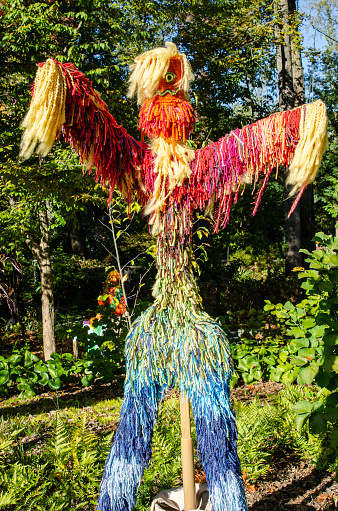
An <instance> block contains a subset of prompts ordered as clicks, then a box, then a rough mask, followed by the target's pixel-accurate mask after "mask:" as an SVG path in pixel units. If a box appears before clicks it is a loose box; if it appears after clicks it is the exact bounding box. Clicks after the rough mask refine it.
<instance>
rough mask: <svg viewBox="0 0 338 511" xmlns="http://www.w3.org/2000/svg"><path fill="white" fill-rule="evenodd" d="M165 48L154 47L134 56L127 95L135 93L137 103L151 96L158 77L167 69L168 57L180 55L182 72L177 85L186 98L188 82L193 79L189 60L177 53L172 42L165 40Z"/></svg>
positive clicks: (131, 95) (155, 87) (130, 95)
mask: <svg viewBox="0 0 338 511" xmlns="http://www.w3.org/2000/svg"><path fill="white" fill-rule="evenodd" d="M165 46H166V47H165V48H164V47H161V48H155V49H154V50H149V51H146V52H145V53H142V54H141V55H138V56H137V57H136V58H135V62H134V64H133V65H132V66H130V70H131V71H132V73H131V76H130V78H129V90H128V97H130V98H132V97H133V96H134V95H135V94H137V103H138V104H139V105H142V103H143V102H144V101H145V99H147V98H151V97H152V96H153V95H154V93H155V92H156V90H157V86H158V83H159V81H160V79H161V78H162V77H163V76H164V75H165V73H166V72H167V70H168V67H169V64H170V59H171V58H172V57H180V58H181V59H182V62H183V74H182V78H181V81H180V83H179V87H180V88H181V89H182V90H183V91H184V94H185V96H186V98H188V90H189V85H190V82H191V81H192V80H193V79H194V74H193V72H192V69H191V66H190V64H189V61H188V59H187V57H186V56H185V54H184V53H179V52H178V49H177V46H176V45H175V44H174V43H171V42H166V43H165Z"/></svg>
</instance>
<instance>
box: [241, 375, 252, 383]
mask: <svg viewBox="0 0 338 511" xmlns="http://www.w3.org/2000/svg"><path fill="white" fill-rule="evenodd" d="M242 378H243V381H244V383H246V384H248V383H251V382H252V381H253V376H252V374H250V373H242Z"/></svg>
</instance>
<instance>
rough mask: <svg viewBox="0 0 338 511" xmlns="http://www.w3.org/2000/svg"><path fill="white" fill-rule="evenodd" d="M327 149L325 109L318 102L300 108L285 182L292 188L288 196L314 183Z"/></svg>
mask: <svg viewBox="0 0 338 511" xmlns="http://www.w3.org/2000/svg"><path fill="white" fill-rule="evenodd" d="M301 108H302V107H301ZM304 110H305V112H304ZM327 148H328V141H327V116H326V107H325V104H324V103H323V102H322V101H321V100H318V101H315V102H314V103H310V104H308V105H306V107H303V108H302V116H301V120H300V126H299V142H298V145H297V147H296V150H295V155H294V158H293V160H292V162H291V165H290V171H289V175H288V177H287V180H286V184H288V185H290V186H292V189H291V191H290V196H292V195H294V194H295V193H296V192H297V190H299V189H302V188H303V186H304V185H306V184H309V183H312V182H313V181H314V179H315V177H316V174H317V171H318V168H319V165H320V163H321V161H322V156H323V153H324V152H325V151H326V150H327Z"/></svg>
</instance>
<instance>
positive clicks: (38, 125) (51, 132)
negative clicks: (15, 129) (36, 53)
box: [20, 59, 67, 160]
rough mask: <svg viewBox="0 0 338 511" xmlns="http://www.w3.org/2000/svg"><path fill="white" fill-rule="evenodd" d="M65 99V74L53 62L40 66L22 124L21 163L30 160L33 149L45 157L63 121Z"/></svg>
mask: <svg viewBox="0 0 338 511" xmlns="http://www.w3.org/2000/svg"><path fill="white" fill-rule="evenodd" d="M66 96H67V86H66V80H65V77H64V74H63V72H62V70H61V68H60V66H59V65H58V63H57V62H56V61H54V60H53V59H48V60H47V61H46V62H45V63H44V64H42V66H39V69H38V71H37V74H36V78H35V81H34V88H33V97H32V101H31V104H30V107H29V110H28V112H27V115H26V116H25V118H24V119H23V121H22V124H21V125H22V126H23V127H24V128H26V130H25V132H24V134H23V136H22V139H21V144H20V158H21V159H22V160H26V159H27V158H29V157H30V156H31V155H32V154H33V152H34V150H35V152H36V153H37V154H38V155H39V156H46V155H47V154H48V152H49V151H50V149H51V147H52V145H53V142H54V140H55V137H56V135H57V133H58V132H60V130H61V129H62V126H63V124H64V122H65V104H66ZM37 144H39V145H38V147H37V148H36V146H37Z"/></svg>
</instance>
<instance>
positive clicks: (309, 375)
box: [298, 362, 319, 385]
mask: <svg viewBox="0 0 338 511" xmlns="http://www.w3.org/2000/svg"><path fill="white" fill-rule="evenodd" d="M318 371H319V365H318V364H317V363H316V362H311V364H310V365H309V366H307V367H301V369H300V371H299V375H298V376H299V378H300V380H301V381H302V382H303V383H306V384H307V385H311V383H312V382H313V380H314V379H315V377H316V376H317V374H318Z"/></svg>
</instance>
